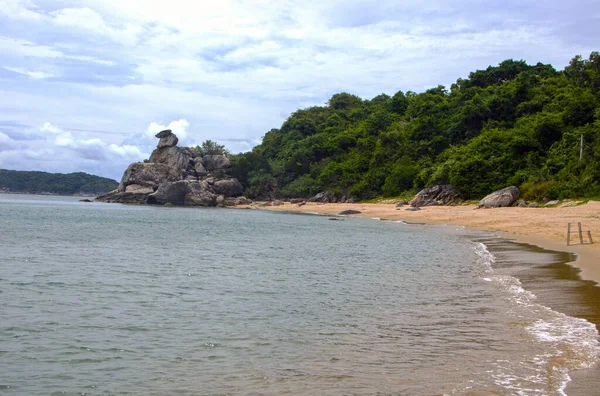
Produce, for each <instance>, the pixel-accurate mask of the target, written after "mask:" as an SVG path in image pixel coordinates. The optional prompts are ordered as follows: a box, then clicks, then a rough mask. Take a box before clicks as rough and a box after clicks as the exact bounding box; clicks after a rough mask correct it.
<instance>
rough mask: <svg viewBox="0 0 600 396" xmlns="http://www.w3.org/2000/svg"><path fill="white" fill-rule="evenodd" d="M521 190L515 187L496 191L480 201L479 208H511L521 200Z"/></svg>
mask: <svg viewBox="0 0 600 396" xmlns="http://www.w3.org/2000/svg"><path fill="white" fill-rule="evenodd" d="M519 194H520V193H519V189H518V188H517V187H515V186H510V187H506V188H503V189H502V190H498V191H494V192H493V193H491V194H490V195H487V196H486V197H485V198H483V199H482V200H481V201H479V205H477V207H478V208H500V207H507V206H511V205H512V204H513V203H515V202H516V200H517V199H519Z"/></svg>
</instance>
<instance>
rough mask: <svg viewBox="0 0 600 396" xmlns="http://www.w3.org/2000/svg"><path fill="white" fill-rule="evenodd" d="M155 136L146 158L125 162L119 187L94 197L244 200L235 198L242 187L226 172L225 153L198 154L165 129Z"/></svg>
mask: <svg viewBox="0 0 600 396" xmlns="http://www.w3.org/2000/svg"><path fill="white" fill-rule="evenodd" d="M156 137H157V138H158V139H159V142H158V146H157V148H156V150H154V151H153V152H152V154H151V155H150V158H149V159H148V160H146V161H144V162H136V163H133V164H131V165H129V167H128V168H127V170H126V171H125V173H124V174H123V178H122V179H121V183H120V184H119V187H118V188H117V189H116V190H114V191H111V192H110V193H108V194H106V195H103V196H100V197H98V198H96V200H98V201H102V202H120V203H136V204H155V205H164V204H172V205H185V206H218V205H220V206H225V205H230V206H232V205H234V204H238V203H237V202H240V204H244V203H247V201H248V200H246V198H243V197H241V198H243V200H242V199H241V198H240V199H237V198H238V197H240V196H241V195H242V193H243V192H244V187H243V186H242V185H241V183H240V182H239V181H238V180H237V179H235V178H232V177H230V176H228V175H227V171H226V170H227V168H229V167H230V166H231V163H230V161H229V159H228V158H227V157H226V156H224V155H205V156H201V155H200V154H199V153H198V152H197V151H196V150H192V149H189V148H185V147H177V143H178V141H179V139H178V138H177V136H176V135H175V134H174V133H173V132H172V131H170V130H168V129H167V130H164V131H162V132H159V133H157V134H156Z"/></svg>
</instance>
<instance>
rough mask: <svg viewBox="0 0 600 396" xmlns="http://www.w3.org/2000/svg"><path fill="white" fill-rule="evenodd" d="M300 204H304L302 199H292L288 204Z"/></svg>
mask: <svg viewBox="0 0 600 396" xmlns="http://www.w3.org/2000/svg"><path fill="white" fill-rule="evenodd" d="M300 202H304V198H292V199H290V203H292V204H299V203H300Z"/></svg>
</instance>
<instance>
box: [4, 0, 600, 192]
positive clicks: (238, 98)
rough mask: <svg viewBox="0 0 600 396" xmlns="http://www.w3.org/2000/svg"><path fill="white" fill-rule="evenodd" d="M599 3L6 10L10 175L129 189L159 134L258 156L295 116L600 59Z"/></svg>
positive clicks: (195, 4) (55, 1)
mask: <svg viewBox="0 0 600 396" xmlns="http://www.w3.org/2000/svg"><path fill="white" fill-rule="evenodd" d="M598 37H600V3H598V2H597V0H572V1H570V2H566V1H564V0H560V1H558V0H546V1H543V2H540V1H537V0H536V1H532V0H505V1H502V2H497V1H496V2H495V1H475V0H429V1H422V0H421V1H415V0H375V1H366V0H343V1H342V0H301V1H300V0H289V1H285V0H251V1H246V0H218V1H204V0H193V1H192V0H169V1H164V0H72V1H68V0H0V168H3V169H16V170H41V171H46V172H61V173H69V172H87V173H92V174H96V175H101V176H106V177H110V178H113V179H116V180H119V179H120V178H121V176H122V174H123V172H124V170H125V169H126V168H127V166H128V165H129V164H130V163H131V162H135V161H141V160H143V159H145V158H148V157H149V155H150V153H151V152H152V150H153V149H154V148H155V146H156V144H157V142H158V141H157V139H156V138H154V134H156V133H157V132H159V131H160V130H162V129H165V128H169V129H172V130H173V131H174V132H175V133H176V134H177V136H178V137H179V138H180V144H179V145H180V146H195V145H197V144H200V143H201V142H202V141H204V140H207V139H210V140H214V141H217V142H219V143H221V144H224V145H225V146H226V147H227V148H228V149H229V150H230V151H232V152H245V151H249V150H250V149H251V148H252V147H253V146H255V145H257V144H259V143H260V141H261V138H262V136H264V134H265V133H266V132H268V131H269V130H270V129H271V128H278V127H280V126H281V124H282V122H283V121H285V119H286V118H287V117H288V116H289V115H290V114H291V113H292V112H294V111H295V110H297V109H299V108H305V107H309V106H315V105H324V104H326V103H327V101H328V99H329V98H330V97H331V96H332V95H333V94H335V93H339V92H349V93H352V94H355V95H358V96H360V97H362V98H365V99H370V98H373V97H375V96H377V95H379V94H381V93H386V94H388V95H390V96H391V95H393V94H394V93H396V92H397V91H399V90H402V91H404V92H406V91H409V90H411V91H415V92H422V91H424V90H426V89H428V88H431V87H435V86H437V85H438V84H442V85H446V86H449V85H450V84H452V83H453V82H455V81H456V79H458V78H466V77H467V76H468V74H469V72H471V71H474V70H477V69H484V68H486V67H487V66H489V65H497V64H498V63H500V62H501V61H503V60H505V59H515V60H521V59H523V60H526V61H527V62H528V63H532V64H535V63H537V62H542V63H550V64H552V65H553V66H554V67H555V68H557V69H563V68H564V66H566V65H567V64H568V63H569V61H570V59H571V58H573V57H574V56H575V55H578V54H580V55H583V56H584V57H587V56H588V55H589V53H590V52H592V51H596V50H600V48H598V46H599V42H598V40H597V38H598Z"/></svg>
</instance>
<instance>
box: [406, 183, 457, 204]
mask: <svg viewBox="0 0 600 396" xmlns="http://www.w3.org/2000/svg"><path fill="white" fill-rule="evenodd" d="M462 201H463V198H462V196H461V194H460V193H459V192H458V190H457V189H456V188H455V187H454V186H452V185H450V184H437V185H435V186H433V187H430V188H424V189H423V190H421V191H419V193H418V194H417V195H415V197H414V198H413V199H411V200H410V201H409V202H408V203H409V204H410V205H411V206H412V207H415V208H418V207H421V206H436V205H452V204H459V203H461V202H462Z"/></svg>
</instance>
